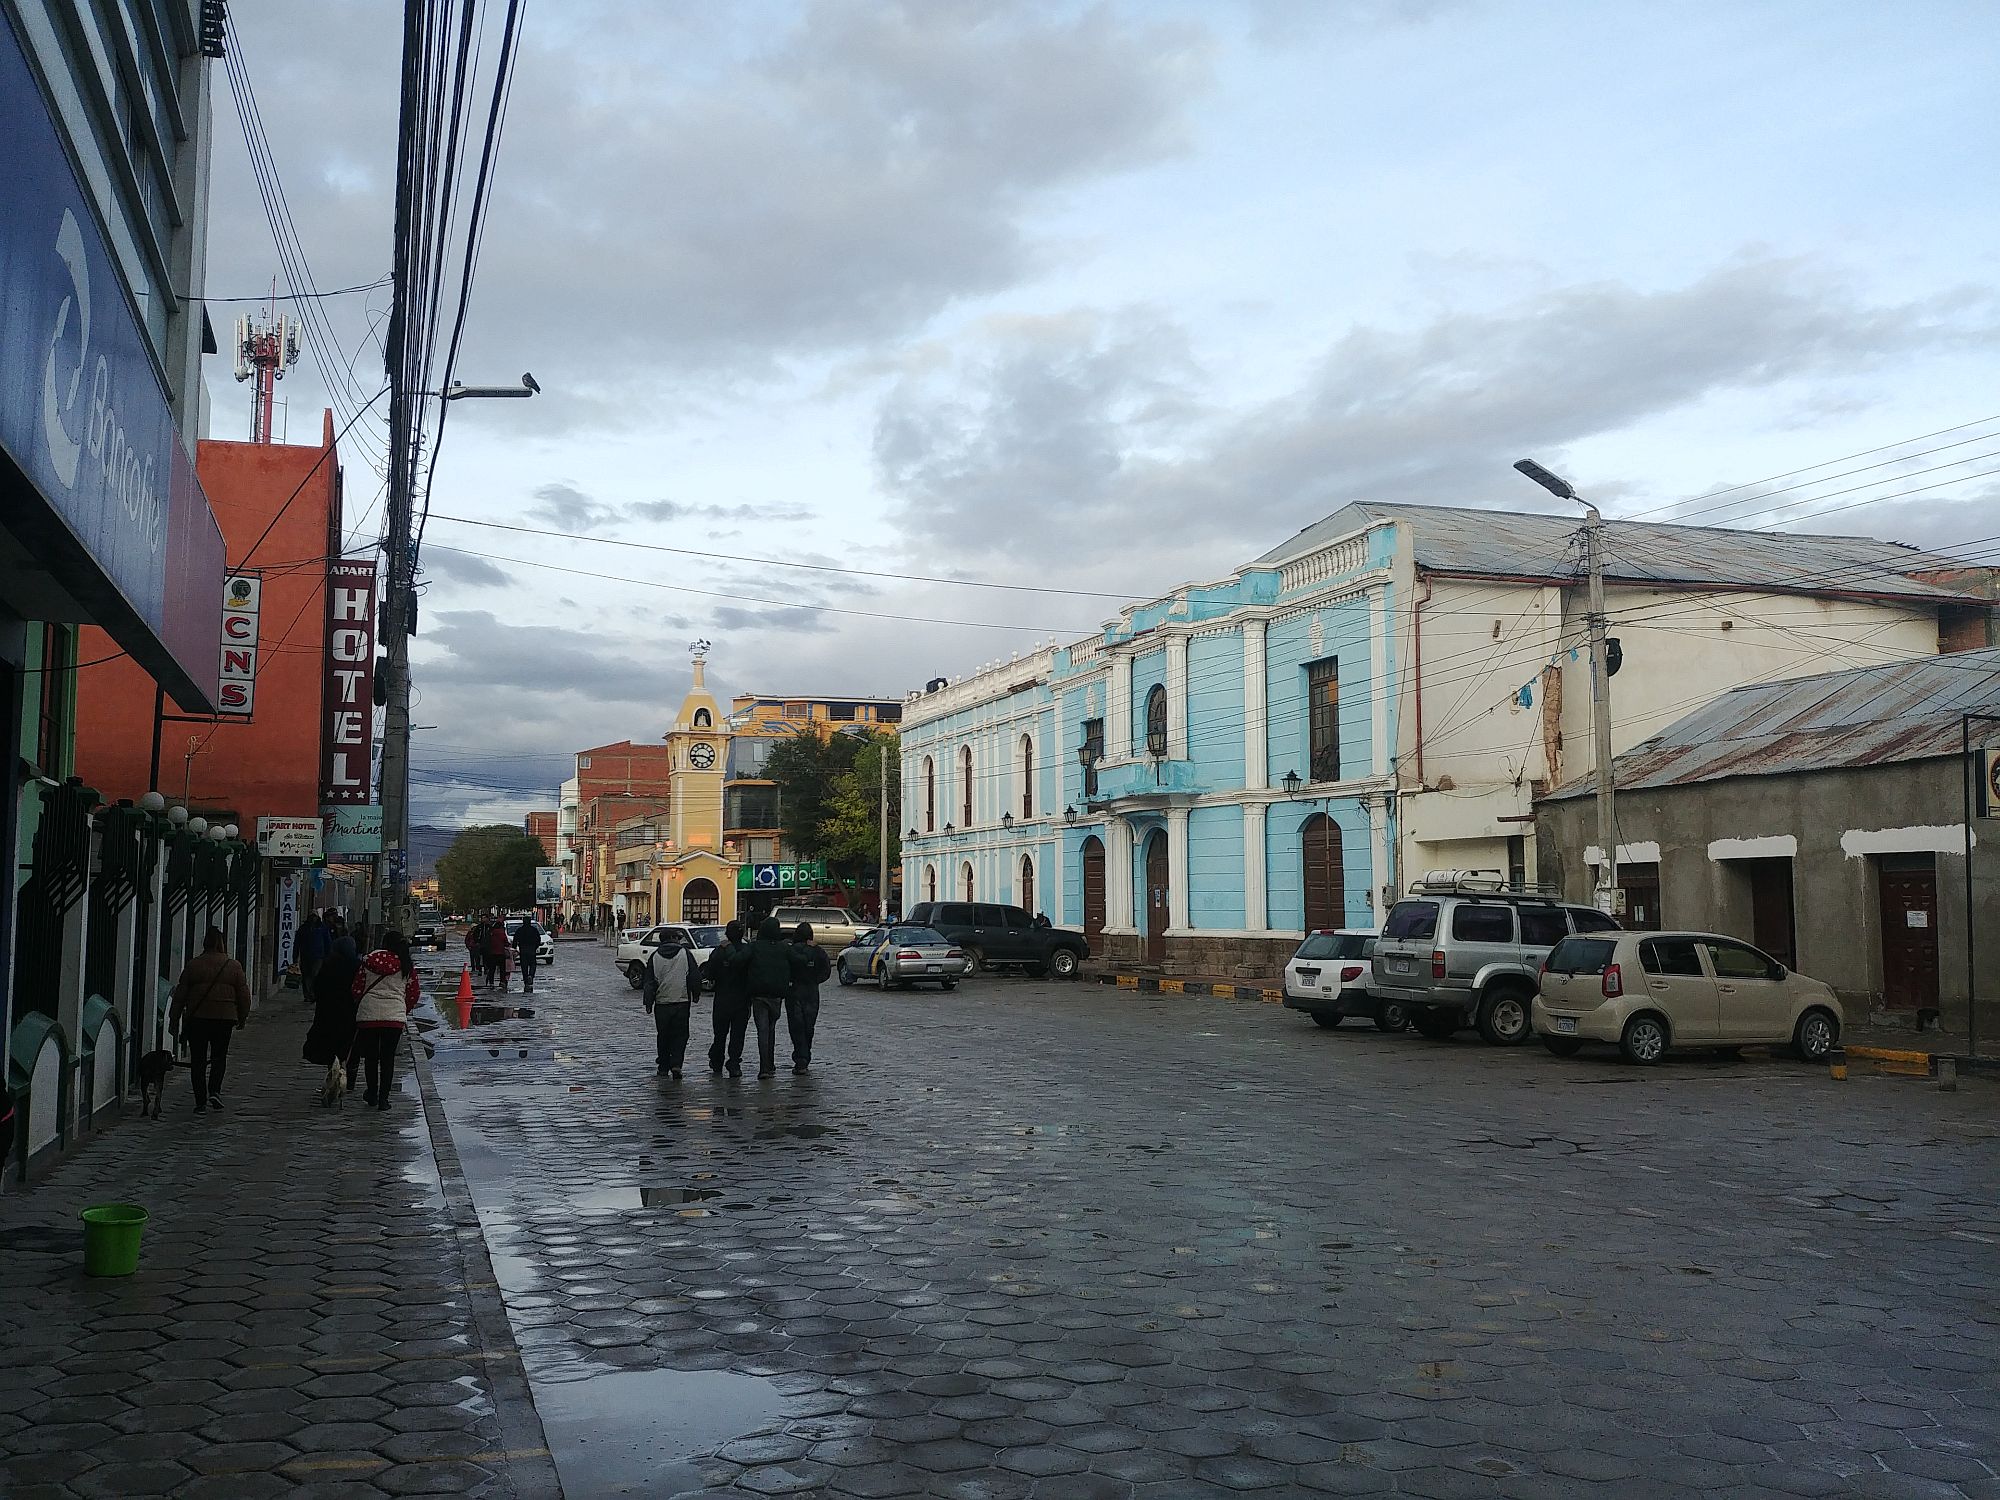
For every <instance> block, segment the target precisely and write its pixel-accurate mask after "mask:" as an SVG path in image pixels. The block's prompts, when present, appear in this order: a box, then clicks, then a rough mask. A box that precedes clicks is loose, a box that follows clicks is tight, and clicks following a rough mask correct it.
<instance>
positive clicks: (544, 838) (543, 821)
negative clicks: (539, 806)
mask: <svg viewBox="0 0 2000 1500" xmlns="http://www.w3.org/2000/svg"><path fill="white" fill-rule="evenodd" d="M526 826H527V830H528V837H529V838H531V839H539V840H540V841H541V845H542V863H543V864H545V865H552V864H555V863H557V860H556V815H555V814H554V813H553V812H531V813H529V814H528V817H527V825H526Z"/></svg>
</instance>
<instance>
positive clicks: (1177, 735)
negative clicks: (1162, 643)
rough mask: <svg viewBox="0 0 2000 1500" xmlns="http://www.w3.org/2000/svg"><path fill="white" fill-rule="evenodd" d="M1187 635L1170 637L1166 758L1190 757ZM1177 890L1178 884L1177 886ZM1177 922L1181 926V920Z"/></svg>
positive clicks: (1183, 758)
mask: <svg viewBox="0 0 2000 1500" xmlns="http://www.w3.org/2000/svg"><path fill="white" fill-rule="evenodd" d="M1187 696H1188V638H1187V637H1186V636H1184V635H1175V636H1169V637H1167V759H1168V760H1186V759H1187V758H1188V701H1187ZM1176 888H1177V889H1178V887H1176ZM1174 925H1176V926H1179V925H1180V924H1179V923H1175V924H1174Z"/></svg>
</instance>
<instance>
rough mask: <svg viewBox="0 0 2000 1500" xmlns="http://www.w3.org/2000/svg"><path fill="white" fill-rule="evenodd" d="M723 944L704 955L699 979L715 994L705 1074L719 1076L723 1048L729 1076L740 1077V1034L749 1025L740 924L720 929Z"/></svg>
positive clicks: (745, 950)
mask: <svg viewBox="0 0 2000 1500" xmlns="http://www.w3.org/2000/svg"><path fill="white" fill-rule="evenodd" d="M723 931H724V935H725V941H724V942H723V944H722V946H721V947H720V948H717V949H716V950H715V951H714V952H713V953H711V954H709V955H708V963H707V964H706V965H705V966H704V967H703V969H702V977H703V978H704V979H705V980H707V981H708V987H709V989H710V990H712V991H713V992H714V994H715V1003H714V1005H713V1006H712V1007H711V1008H710V1012H709V1014H710V1017H711V1019H712V1020H713V1022H714V1025H715V1041H714V1042H713V1044H711V1045H710V1047H709V1049H708V1071H709V1072H711V1073H720V1072H721V1071H722V1068H723V1060H724V1047H725V1045H726V1046H727V1049H728V1051H727V1057H728V1066H729V1076H730V1077H731V1078H741V1077H742V1076H743V1032H744V1028H745V1027H746V1026H748V1025H749V1023H750V991H749V988H748V980H747V976H746V975H745V973H744V964H745V962H746V961H747V960H748V958H749V956H750V949H749V946H748V945H747V944H745V943H744V941H743V924H742V923H741V922H731V923H730V924H729V926H728V927H726V928H724V929H723Z"/></svg>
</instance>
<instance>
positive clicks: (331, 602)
mask: <svg viewBox="0 0 2000 1500" xmlns="http://www.w3.org/2000/svg"><path fill="white" fill-rule="evenodd" d="M320 703H321V704H322V706H323V710H322V711H323V712H324V713H325V714H326V723H325V726H324V730H323V733H322V734H321V736H320V745H321V747H322V748H321V751H320V769H319V800H320V802H321V804H322V805H324V806H329V807H339V806H341V805H342V804H355V803H364V802H367V801H368V800H369V787H370V777H369V766H370V762H371V758H372V757H371V751H372V748H373V744H374V739H375V560H374V559H373V558H369V559H367V560H366V561H351V560H347V559H341V558H336V559H335V560H334V561H333V562H331V563H329V564H328V565H327V570H326V670H325V677H324V681H323V682H322V685H321V692H320Z"/></svg>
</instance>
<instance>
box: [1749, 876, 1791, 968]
mask: <svg viewBox="0 0 2000 1500" xmlns="http://www.w3.org/2000/svg"><path fill="white" fill-rule="evenodd" d="M1746 863H1748V864H1749V866H1750V941H1751V942H1753V943H1755V944H1756V945H1757V946H1758V947H1759V948H1762V949H1763V950H1764V951H1765V952H1766V953H1768V954H1770V955H1771V957H1773V958H1775V959H1776V960H1777V961H1778V962H1779V963H1781V964H1783V965H1784V966H1785V967H1786V968H1788V969H1796V968H1797V967H1798V966H1799V961H1798V944H1797V941H1796V940H1795V938H1794V936H1793V929H1792V862H1791V861H1790V860H1789V859H1753V860H1749V861H1746Z"/></svg>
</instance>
